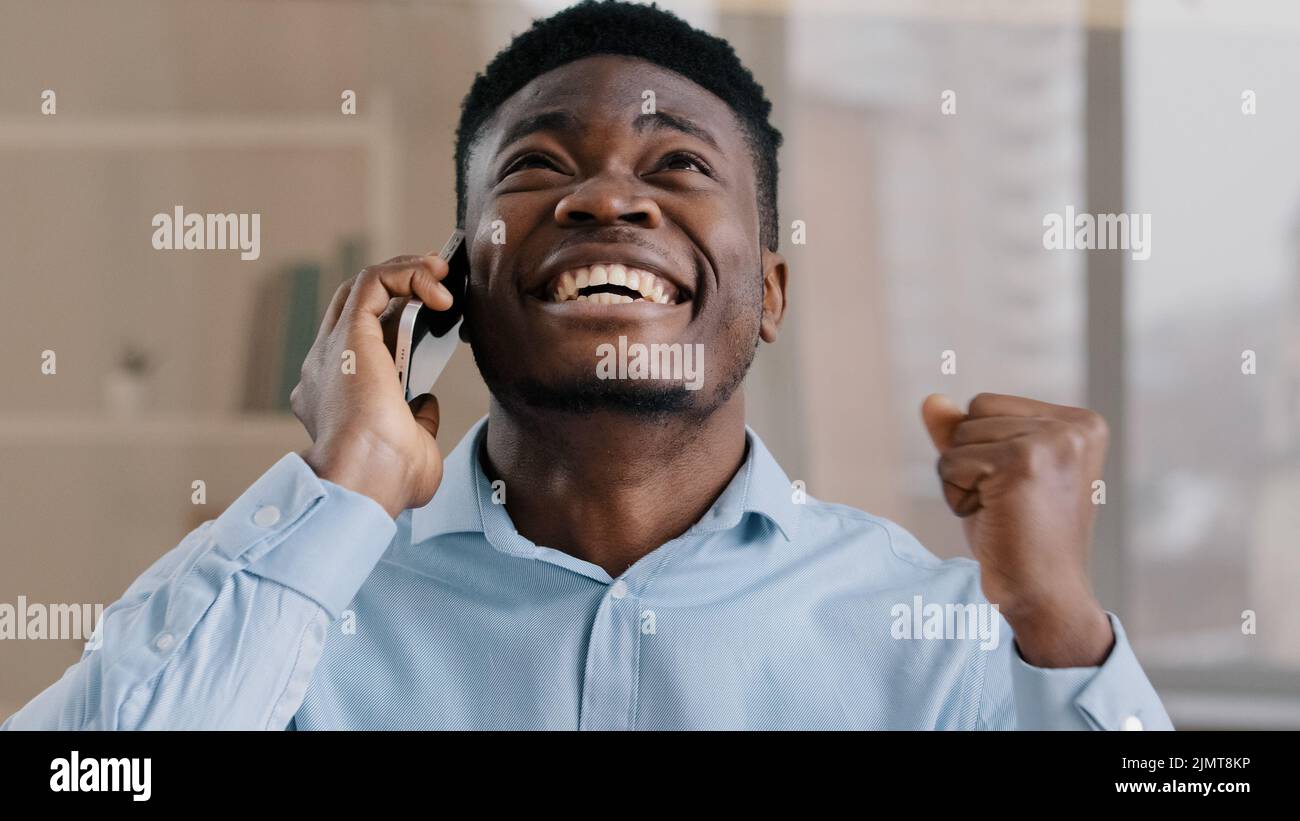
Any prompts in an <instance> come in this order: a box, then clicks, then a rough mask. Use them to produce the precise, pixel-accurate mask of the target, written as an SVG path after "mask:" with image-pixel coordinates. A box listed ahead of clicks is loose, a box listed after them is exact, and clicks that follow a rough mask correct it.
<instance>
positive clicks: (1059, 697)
mask: <svg viewBox="0 0 1300 821" xmlns="http://www.w3.org/2000/svg"><path fill="white" fill-rule="evenodd" d="M1106 616H1107V617H1108V618H1109V619H1110V625H1111V629H1112V630H1114V632H1115V646H1114V647H1112V648H1111V651H1110V655H1109V656H1107V657H1106V660H1105V661H1104V662H1102V664H1101V666H1100V667H1056V668H1047V667H1035V666H1033V665H1032V664H1030V663H1028V662H1027V661H1025V660H1024V659H1023V658H1021V656H1020V649H1019V648H1018V647H1016V645H1015V643H1014V642H1013V643H1012V649H1013V652H1012V659H1011V680H1012V686H1013V688H1014V692H1015V698H1016V726H1017V727H1019V728H1021V729H1026V730H1172V729H1173V728H1174V727H1173V723H1172V722H1171V721H1170V720H1169V715H1168V714H1167V713H1166V712H1165V708H1164V705H1162V704H1161V703H1160V697H1159V696H1158V695H1156V691H1155V688H1153V687H1152V686H1151V682H1150V681H1148V680H1147V677H1146V674H1145V673H1144V672H1142V665H1140V664H1139V663H1138V660H1137V657H1136V656H1135V655H1133V647H1132V646H1131V645H1130V644H1129V642H1128V637H1127V636H1126V635H1125V633H1124V627H1123V625H1121V624H1120V621H1119V617H1118V616H1116V615H1115V614H1114V613H1111V612H1107V613H1106Z"/></svg>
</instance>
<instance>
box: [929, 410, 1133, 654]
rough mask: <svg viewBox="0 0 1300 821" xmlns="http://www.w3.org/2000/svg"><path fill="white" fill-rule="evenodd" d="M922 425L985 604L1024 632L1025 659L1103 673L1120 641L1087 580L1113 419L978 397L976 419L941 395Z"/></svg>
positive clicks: (1022, 650) (1021, 640)
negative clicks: (1096, 498)
mask: <svg viewBox="0 0 1300 821" xmlns="http://www.w3.org/2000/svg"><path fill="white" fill-rule="evenodd" d="M921 416H922V418H923V419H924V421H925V426H926V429H927V430H928V431H929V433H930V439H931V440H932V441H933V442H934V446H935V448H936V449H937V450H938V451H939V463H938V472H939V478H940V479H941V481H942V483H943V494H944V498H945V499H946V500H947V502H948V506H949V507H950V508H952V510H953V512H954V513H956V514H957V515H958V516H960V517H962V527H963V529H964V530H965V533H966V541H967V543H968V544H969V545H970V549H971V552H972V553H973V554H974V556H975V558H976V560H978V561H979V564H980V583H981V586H982V587H983V590H984V595H985V596H987V597H988V599H989V601H991V602H993V603H995V604H997V605H998V608H999V610H1000V611H1001V613H1002V615H1003V616H1004V617H1005V618H1006V620H1007V623H1008V624H1010V625H1011V628H1012V630H1013V631H1015V634H1016V644H1017V645H1018V647H1019V649H1020V653H1021V655H1022V656H1023V657H1024V659H1025V660H1026V661H1028V662H1029V663H1030V664H1034V665H1036V666H1039V667H1090V666H1095V665H1098V664H1100V663H1101V662H1102V661H1104V660H1105V658H1106V656H1107V655H1108V654H1109V653H1110V648H1111V646H1112V644H1113V643H1114V634H1113V632H1112V630H1111V627H1110V620H1109V619H1108V618H1107V617H1106V613H1105V611H1104V610H1103V609H1102V607H1101V605H1100V604H1099V603H1098V601H1097V599H1096V597H1095V596H1094V595H1093V592H1092V584H1091V582H1090V581H1089V579H1088V549H1089V546H1090V543H1091V540H1092V525H1093V517H1094V515H1095V513H1096V510H1095V508H1094V506H1093V503H1092V490H1093V487H1092V485H1093V482H1094V481H1095V480H1097V479H1100V478H1101V477H1102V467H1103V465H1104V464H1105V460H1106V441H1107V430H1106V422H1105V420H1103V419H1102V418H1101V416H1099V415H1098V414H1096V413H1094V412H1092V411H1090V410H1086V409H1083V408H1071V407H1065V406H1063V405H1051V404H1048V403H1046V402H1038V401H1035V400H1033V399H1025V398H1023V397H1019V396H1004V395H1001V394H993V393H981V394H979V395H978V396H976V397H975V398H974V399H972V400H971V403H970V408H969V410H968V411H967V412H966V413H963V412H962V411H961V409H960V408H958V407H957V406H956V405H954V404H953V403H952V401H951V400H949V399H948V398H947V397H946V396H943V395H941V394H932V395H930V396H928V397H926V399H925V402H924V403H923V404H922V406H921Z"/></svg>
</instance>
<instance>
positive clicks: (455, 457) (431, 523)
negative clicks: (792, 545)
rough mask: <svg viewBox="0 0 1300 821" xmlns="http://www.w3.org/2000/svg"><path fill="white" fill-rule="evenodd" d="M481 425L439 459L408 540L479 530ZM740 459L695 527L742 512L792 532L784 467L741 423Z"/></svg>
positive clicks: (485, 496)
mask: <svg viewBox="0 0 1300 821" xmlns="http://www.w3.org/2000/svg"><path fill="white" fill-rule="evenodd" d="M486 431H487V417H486V416H485V417H483V418H482V419H480V420H479V421H478V422H475V423H474V426H473V427H471V428H470V429H469V432H467V433H466V434H465V436H464V437H463V438H462V439H461V440H460V442H459V443H458V444H457V445H456V447H455V448H453V449H452V451H451V453H450V454H448V455H447V458H446V459H445V460H443V469H442V484H441V485H440V486H439V487H438V492H437V493H435V494H434V496H433V500H432V501H430V502H429V503H428V504H427V505H425V506H424V507H420V508H415V509H414V510H412V511H411V544H419V543H420V542H423V541H424V540H425V539H429V538H432V537H434V536H441V535H443V534H446V533H482V532H483V531H484V515H483V506H484V505H485V504H492V485H491V483H490V482H489V481H488V478H487V475H486V474H485V473H484V472H483V467H482V465H481V464H480V463H479V460H478V453H479V448H480V447H481V446H482V440H483V436H484V434H485V433H486ZM745 440H746V442H747V444H748V446H749V448H748V450H749V452H748V454H747V455H746V457H745V463H744V464H743V465H741V466H740V470H738V471H736V475H735V476H734V477H732V479H731V482H730V483H729V484H728V485H727V487H726V488H725V489H724V490H723V491H722V494H721V495H720V496H719V497H718V498H717V500H716V501H715V502H714V503H713V506H712V507H711V508H710V509H709V510H708V512H706V513H705V514H704V516H703V517H702V518H701V519H700V521H699V522H697V523H696V525H695V527H694V528H692V529H693V530H695V531H697V532H701V531H703V532H710V531H718V530H728V529H730V528H733V527H736V526H737V525H739V524H740V522H741V520H742V518H744V515H745V514H746V513H756V514H758V515H759V516H762V517H763V518H765V519H767V520H768V521H770V522H772V523H773V524H774V525H775V526H776V527H777V529H778V530H779V531H780V532H781V534H782V535H783V536H784V537H785V538H786V540H787V541H788V540H791V539H793V538H794V537H795V531H796V528H797V527H798V524H799V511H800V508H801V505H800V504H798V503H796V502H795V492H794V488H793V487H792V486H791V484H790V480H789V478H788V477H787V476H786V474H785V471H783V470H782V469H781V466H780V465H779V464H777V461H776V458H775V457H773V456H772V454H771V453H770V452H769V451H768V449H767V446H766V445H764V444H763V440H762V439H761V438H760V437H759V435H758V434H757V433H755V432H754V429H753V428H751V427H749V426H748V425H746V426H745Z"/></svg>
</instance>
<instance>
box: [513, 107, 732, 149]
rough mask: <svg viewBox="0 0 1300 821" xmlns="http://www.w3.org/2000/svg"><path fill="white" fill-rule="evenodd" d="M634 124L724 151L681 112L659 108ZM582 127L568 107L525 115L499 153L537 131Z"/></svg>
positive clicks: (642, 130) (572, 130) (570, 130)
mask: <svg viewBox="0 0 1300 821" xmlns="http://www.w3.org/2000/svg"><path fill="white" fill-rule="evenodd" d="M632 127H633V128H634V129H635V130H636V131H637V132H638V133H645V132H647V131H658V130H661V129H668V130H671V131H677V132H680V133H682V134H687V135H689V136H692V137H695V138H696V139H698V140H702V141H703V142H705V143H708V144H709V145H710V146H712V147H713V149H714V150H715V151H721V150H722V149H720V148H719V147H718V141H717V140H715V139H714V138H713V135H712V134H710V133H709V132H708V130H707V129H705V128H703V127H702V126H699V125H697V124H695V123H694V122H692V121H691V120H688V119H687V118H685V117H682V116H679V115H677V114H669V113H668V112H666V111H656V112H655V113H653V114H641V115H639V116H638V117H637V118H636V119H635V120H633V121H632ZM582 128H583V123H582V120H581V119H579V118H578V117H577V115H575V114H574V113H573V112H571V111H566V110H564V109H556V110H554V111H543V112H542V113H540V114H534V115H532V116H531V117H525V118H524V119H522V120H519V121H518V122H515V123H512V124H511V126H510V127H509V128H508V129H506V132H505V134H503V135H502V137H501V143H500V146H501V147H500V148H499V149H498V153H499V152H500V151H501V150H502V149H504V148H506V146H509V145H512V144H514V143H515V142H517V141H519V140H522V139H523V138H524V137H527V136H528V135H529V134H536V133H537V132H539V131H555V132H558V133H561V134H566V133H568V134H572V133H577V132H579V131H581V130H582Z"/></svg>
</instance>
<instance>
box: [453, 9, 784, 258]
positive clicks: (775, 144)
mask: <svg viewBox="0 0 1300 821" xmlns="http://www.w3.org/2000/svg"><path fill="white" fill-rule="evenodd" d="M594 54H621V55H626V56H629V57H639V58H641V59H643V60H648V61H650V62H652V63H656V64H658V65H660V66H663V67H664V68H666V69H668V70H670V71H675V72H677V73H678V74H681V75H682V76H684V77H686V78H687V79H688V80H691V81H692V82H694V83H695V84H697V85H699V86H701V87H703V88H705V89H708V90H709V91H711V92H713V93H714V94H716V95H717V96H718V97H720V98H721V99H722V100H724V101H725V102H726V103H727V104H728V105H729V106H731V109H732V111H734V112H735V114H736V116H737V118H738V120H739V121H740V124H741V127H742V129H743V130H744V132H745V137H746V140H747V142H748V143H749V147H750V151H751V154H752V155H753V161H754V177H755V181H756V183H757V192H758V216H759V236H760V239H761V240H762V242H763V244H764V246H766V247H767V248H770V249H771V250H773V251H775V250H776V248H777V236H778V234H779V231H778V230H777V225H778V224H779V223H778V219H777V212H776V180H777V149H778V148H780V146H781V132H780V131H778V130H777V129H776V128H774V127H773V126H772V124H771V123H770V122H769V121H768V117H769V115H770V112H771V110H772V103H771V102H770V101H768V99H767V96H766V95H765V94H764V92H763V87H762V86H761V85H759V84H758V82H757V81H756V80H755V79H754V75H753V74H752V73H751V72H750V71H749V69H747V68H745V66H744V65H743V64H742V63H741V62H740V58H739V57H737V56H736V52H735V50H734V49H733V48H732V47H731V44H730V43H728V42H727V41H726V40H723V39H721V38H719V37H714V36H713V35H711V34H708V33H706V32H703V31H700V30H699V29H697V28H693V27H692V26H691V25H690V24H689V23H687V22H686V21H685V20H682V19H681V18H680V17H678V16H677V15H675V14H673V13H672V12H669V11H665V10H664V9H661V8H659V7H658V5H656V4H654V3H651V4H649V5H641V4H638V3H627V2H621V1H620V0H600V2H597V0H583V2H581V3H578V4H577V5H574V6H570V7H569V8H567V9H564V10H563V11H560V12H558V13H556V14H554V15H552V16H551V17H547V18H544V19H539V20H535V21H533V25H532V27H531V28H530V29H528V30H527V31H525V32H524V33H523V34H520V35H518V36H517V37H515V38H514V39H513V40H511V41H510V44H509V45H508V46H506V47H505V48H504V49H502V50H501V51H500V52H499V53H498V54H497V55H496V57H494V58H492V62H490V63H489V64H488V66H487V69H486V70H484V71H483V72H481V73H480V74H478V75H477V76H476V77H475V78H474V84H473V85H472V86H470V90H469V93H468V94H466V95H465V99H464V101H463V102H462V103H461V114H460V125H459V127H458V128H457V129H456V224H457V225H460V226H462V227H463V226H464V224H465V187H466V186H465V176H466V170H467V167H468V164H469V154H470V149H471V148H472V147H473V144H474V141H475V140H476V139H477V138H478V136H479V130H480V129H481V128H482V127H483V125H484V123H486V122H487V121H488V120H489V119H490V118H491V117H492V114H493V113H494V112H495V111H496V110H497V108H498V107H499V106H500V105H501V104H502V103H504V102H505V101H506V100H507V99H508V98H509V97H510V96H511V95H512V94H514V93H515V92H516V91H518V90H519V89H521V88H523V87H524V86H526V85H527V84H528V83H529V82H531V81H532V80H533V79H534V78H536V77H539V76H541V75H542V74H545V73H546V72H548V71H550V70H552V69H555V68H558V67H560V66H562V65H565V64H567V63H571V62H573V61H574V60H579V59H582V58H583V57H590V56H592V55H594Z"/></svg>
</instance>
